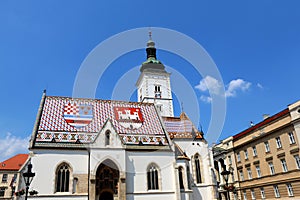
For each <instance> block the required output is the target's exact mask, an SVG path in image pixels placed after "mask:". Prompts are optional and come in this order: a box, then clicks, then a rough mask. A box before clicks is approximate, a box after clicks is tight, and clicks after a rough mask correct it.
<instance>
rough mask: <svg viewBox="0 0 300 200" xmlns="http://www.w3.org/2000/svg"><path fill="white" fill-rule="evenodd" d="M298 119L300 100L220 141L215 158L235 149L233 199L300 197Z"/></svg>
mask: <svg viewBox="0 0 300 200" xmlns="http://www.w3.org/2000/svg"><path fill="white" fill-rule="evenodd" d="M299 121H300V101H298V102H296V103H294V104H291V105H289V106H288V107H287V108H286V109H284V110H282V111H280V112H278V113H276V114H275V115H273V116H268V115H264V119H263V121H261V122H259V123H257V124H252V125H251V127H249V128H248V129H246V130H244V131H242V132H240V133H238V134H236V135H234V136H233V137H230V138H227V139H225V140H223V141H222V142H221V143H220V144H218V145H217V147H218V148H216V150H220V149H221V150H220V152H221V153H218V152H217V151H215V153H214V155H215V157H214V159H215V162H219V163H220V157H222V159H223V160H225V162H224V163H225V165H228V164H229V163H230V162H231V161H230V159H229V157H228V156H230V155H231V153H232V152H233V153H234V157H233V158H232V159H234V164H233V165H232V167H233V174H234V175H235V177H236V178H237V182H238V185H237V184H236V185H235V186H236V187H235V189H236V191H235V192H236V193H237V196H234V199H244V200H246V199H291V198H293V199H300V157H299V134H300V132H299ZM228 141H232V146H230V145H229V149H228V148H226V147H227V146H226V144H230V143H228ZM222 162H223V161H222ZM232 163H233V162H232ZM215 168H216V165H215ZM220 189H222V188H219V190H220ZM225 199H226V198H225Z"/></svg>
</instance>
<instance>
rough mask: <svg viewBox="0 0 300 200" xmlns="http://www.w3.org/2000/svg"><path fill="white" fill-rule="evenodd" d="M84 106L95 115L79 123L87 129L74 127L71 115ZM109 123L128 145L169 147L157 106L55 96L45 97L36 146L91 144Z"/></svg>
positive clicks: (36, 136) (87, 116) (82, 119)
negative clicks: (48, 144)
mask: <svg viewBox="0 0 300 200" xmlns="http://www.w3.org/2000/svg"><path fill="white" fill-rule="evenodd" d="M81 105H84V106H86V107H88V108H91V109H92V111H90V110H89V111H88V112H86V113H87V114H91V115H90V118H89V115H85V116H84V117H86V118H81V119H80V120H79V121H80V122H79V121H78V123H81V122H82V121H84V120H85V121H84V122H82V123H86V124H87V125H85V126H84V125H83V126H74V124H72V123H70V122H69V121H68V119H67V117H70V115H71V117H72V114H74V113H75V112H76V106H77V112H78V109H80V108H78V107H81ZM118 109H119V110H120V109H121V110H122V109H123V111H124V116H129V117H128V118H126V119H124V118H122V116H118V115H123V114H122V113H121V114H120V113H119V114H118V111H119V110H118ZM125 110H127V111H128V110H129V111H128V112H130V113H129V114H128V115H126V113H125ZM132 110H133V111H135V110H137V112H136V113H134V112H133V111H132ZM79 112H80V111H79ZM89 112H90V113H89ZM133 113H134V114H137V115H138V118H137V119H138V120H137V119H135V118H134V117H136V116H134V115H133ZM74 116H76V115H75V114H74ZM74 116H73V117H74ZM131 117H133V118H134V119H133V118H131ZM129 118H130V119H129ZM75 120H76V119H75ZM107 120H110V121H111V123H112V125H113V126H114V128H115V130H116V132H117V133H118V134H119V135H120V138H121V140H122V141H123V143H124V144H141V143H142V144H143V145H149V144H150V145H168V140H167V137H166V133H165V131H164V129H163V127H162V125H161V122H160V118H159V116H158V114H157V112H156V110H155V107H154V104H150V103H137V102H123V101H110V100H98V99H79V98H69V97H55V96H46V97H45V100H44V103H43V106H42V113H41V116H40V120H39V123H38V129H37V133H36V135H35V143H39V142H40V143H50V142H52V143H53V142H56V143H57V142H60V143H75V142H78V141H80V143H91V142H93V141H94V140H95V138H96V137H97V134H98V133H99V131H100V130H101V129H102V128H103V126H104V125H105V123H106V122H107ZM73 123H74V122H73Z"/></svg>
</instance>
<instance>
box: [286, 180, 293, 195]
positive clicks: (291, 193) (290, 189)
mask: <svg viewBox="0 0 300 200" xmlns="http://www.w3.org/2000/svg"><path fill="white" fill-rule="evenodd" d="M286 188H287V190H288V194H289V197H293V196H294V192H293V187H292V184H290V183H288V184H286Z"/></svg>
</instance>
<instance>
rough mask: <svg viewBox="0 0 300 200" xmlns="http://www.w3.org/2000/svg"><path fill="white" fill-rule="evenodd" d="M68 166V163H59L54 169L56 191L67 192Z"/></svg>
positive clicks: (68, 180)
mask: <svg viewBox="0 0 300 200" xmlns="http://www.w3.org/2000/svg"><path fill="white" fill-rule="evenodd" d="M69 184H70V167H69V165H68V164H66V163H63V164H61V165H60V166H59V167H58V168H57V170H56V192H69Z"/></svg>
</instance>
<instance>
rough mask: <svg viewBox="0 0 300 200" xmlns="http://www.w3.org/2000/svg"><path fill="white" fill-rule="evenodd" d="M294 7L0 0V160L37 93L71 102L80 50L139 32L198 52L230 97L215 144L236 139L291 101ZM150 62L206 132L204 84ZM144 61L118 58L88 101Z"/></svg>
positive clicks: (27, 124) (17, 141) (298, 42)
mask: <svg viewBox="0 0 300 200" xmlns="http://www.w3.org/2000/svg"><path fill="white" fill-rule="evenodd" d="M299 6H300V3H299V1H297V0H289V1H275V0H265V1H258V0H254V1H248V2H242V1H230V0H229V1H188V2H183V1H140V0H136V1H106V2H104V1H89V2H86V1H76V0H70V1H67V0H66V1H52V0H51V1H50V0H49V1H47V0H44V1H37V0H36V1H26V2H25V1H10V0H2V1H0V75H1V78H0V91H1V100H0V110H1V112H0V152H4V153H0V154H2V155H0V158H2V159H4V158H7V157H8V156H11V155H13V154H14V153H17V152H20V151H21V152H22V151H24V149H26V145H27V144H26V141H27V140H28V136H29V135H30V134H31V131H32V128H33V124H34V121H35V118H36V113H37V109H38V106H39V102H40V98H41V95H42V91H43V90H44V89H45V88H46V89H47V94H48V95H55V96H72V89H73V83H74V80H75V76H76V73H77V71H78V69H79V67H80V65H81V63H82V62H83V60H84V59H85V58H86V56H87V55H88V54H89V52H91V51H92V50H93V49H94V48H95V47H96V46H97V45H98V44H99V43H100V42H102V41H104V40H105V39H107V38H109V37H111V36H113V35H115V34H117V33H120V32H122V31H126V30H129V29H133V28H139V27H163V28H168V29H172V30H176V31H178V32H181V33H184V34H186V35H188V36H189V37H191V38H193V39H194V40H196V41H197V42H198V43H199V44H201V45H202V46H203V47H204V48H205V50H206V51H207V52H208V53H209V55H210V56H211V58H212V59H213V61H214V62H215V64H216V65H217V67H218V69H219V71H220V73H221V76H222V78H223V81H224V84H225V89H227V92H228V94H230V92H231V94H232V95H228V97H227V104H226V105H227V113H226V120H225V125H224V129H223V131H222V135H221V136H220V138H221V139H222V138H225V137H227V136H229V135H234V134H237V133H238V132H240V131H242V130H244V129H245V128H247V127H248V126H249V124H250V121H253V122H254V123H257V122H259V121H261V120H262V114H265V113H267V114H275V113H276V112H279V111H281V110H283V109H285V108H286V106H287V105H288V104H290V103H293V102H295V101H297V100H299V96H300V95H299V89H298V88H299V84H298V80H299V78H298V77H299V71H300V70H299V63H300V62H299V60H300V57H299V54H300V37H299V35H300V25H299V20H300V12H299V10H298V9H299ZM153 39H154V40H155V32H154V33H153ZM145 44H146V41H145ZM157 45H159V44H157ZM158 58H159V59H160V60H161V61H162V62H163V63H165V64H166V65H168V66H172V67H174V68H175V69H177V70H179V71H180V72H181V73H182V74H183V75H184V76H185V77H186V78H187V79H189V81H190V84H191V85H192V86H193V87H194V88H195V92H196V94H197V97H198V98H199V102H200V110H201V125H202V127H203V130H204V132H205V130H207V128H208V123H209V121H210V108H211V107H210V106H211V104H210V103H209V102H206V100H209V98H208V97H209V94H208V93H207V90H206V89H205V87H204V86H203V83H204V82H203V80H209V79H205V78H207V77H197V76H194V73H193V71H192V70H191V69H190V68H189V67H185V66H188V65H189V63H187V62H186V61H185V60H183V59H180V58H178V56H176V55H174V54H172V53H170V52H165V51H159V50H158ZM144 60H145V52H144V50H137V51H134V52H132V53H129V54H128V55H127V54H126V55H124V56H121V57H120V59H118V60H116V61H115V62H114V63H113V64H112V66H111V67H110V68H109V70H107V71H106V72H105V74H106V76H104V77H103V79H101V81H100V83H99V87H98V90H97V95H96V97H97V98H101V99H102V98H103V99H107V98H110V95H111V89H112V88H113V87H112V86H113V85H114V84H115V81H117V78H111V77H120V76H121V75H122V73H126V71H128V70H130V67H131V66H132V67H135V66H137V65H139V64H140V63H142V62H143V61H144ZM237 80H239V81H237ZM201 81H202V85H201ZM205 83H213V81H211V82H205ZM197 85H198V87H197ZM213 86H214V85H212V86H211V87H213ZM208 87H210V86H208ZM229 88H231V89H229ZM176 110H177V111H176V112H177V114H178V110H180V108H179V109H178V108H176ZM197 126H200V124H197ZM216 134H218V133H216ZM16 146H18V147H17V148H16ZM12 147H14V148H12ZM2 159H0V160H2Z"/></svg>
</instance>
